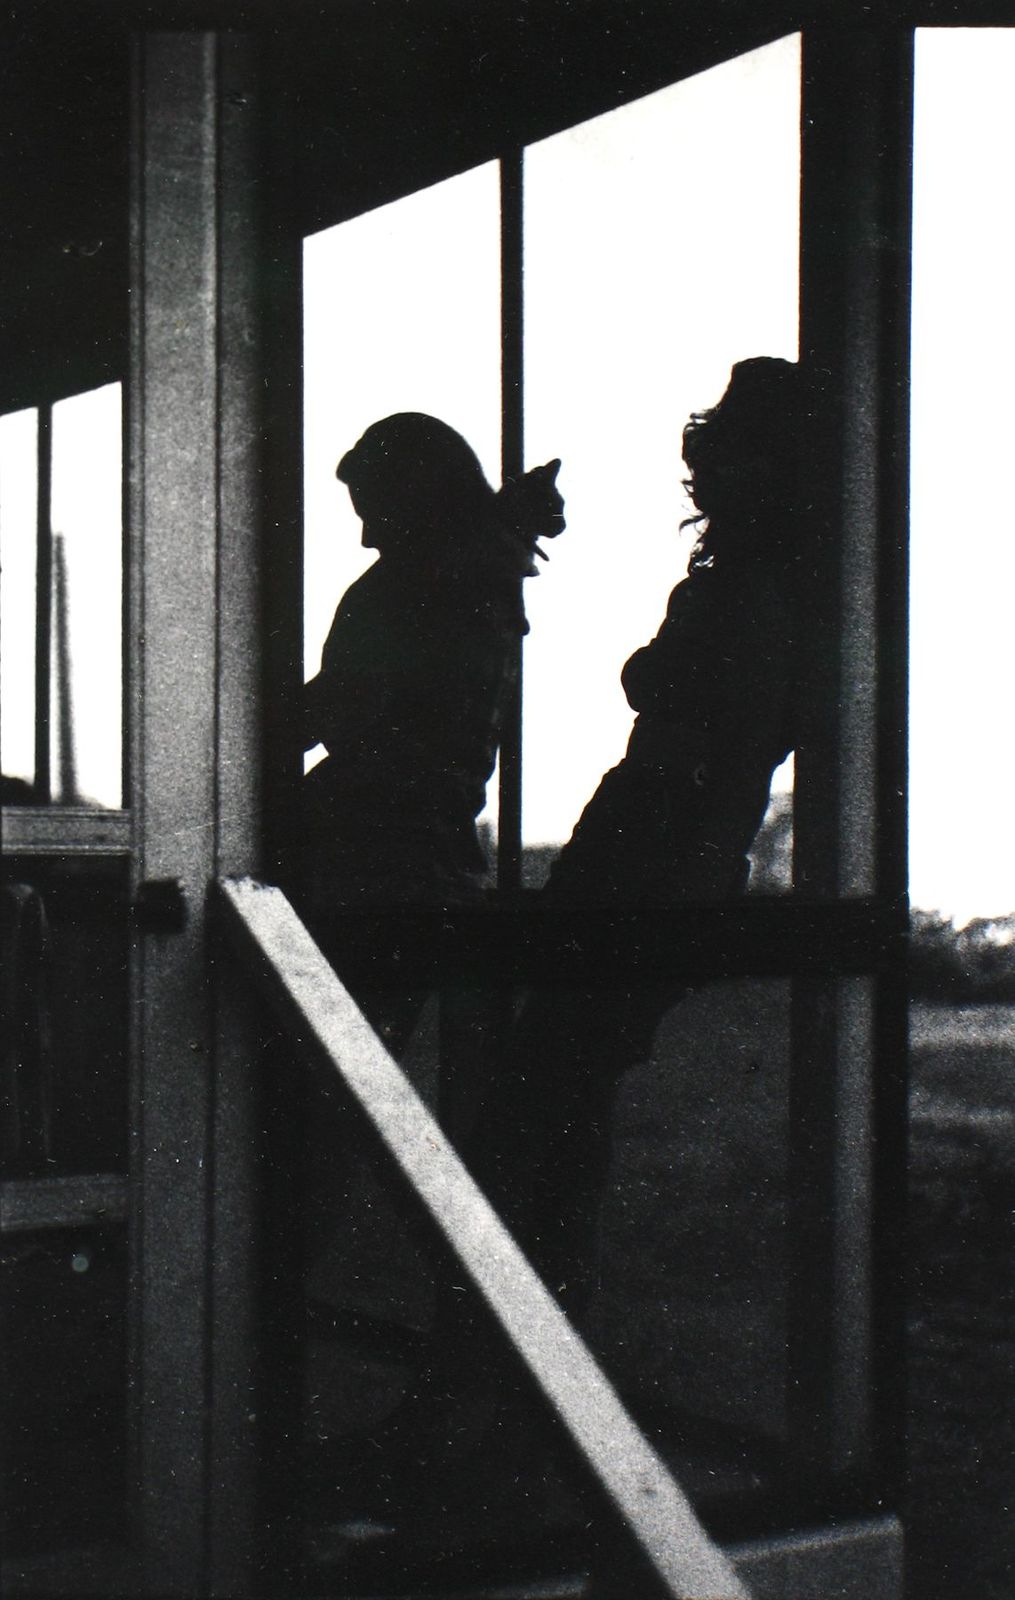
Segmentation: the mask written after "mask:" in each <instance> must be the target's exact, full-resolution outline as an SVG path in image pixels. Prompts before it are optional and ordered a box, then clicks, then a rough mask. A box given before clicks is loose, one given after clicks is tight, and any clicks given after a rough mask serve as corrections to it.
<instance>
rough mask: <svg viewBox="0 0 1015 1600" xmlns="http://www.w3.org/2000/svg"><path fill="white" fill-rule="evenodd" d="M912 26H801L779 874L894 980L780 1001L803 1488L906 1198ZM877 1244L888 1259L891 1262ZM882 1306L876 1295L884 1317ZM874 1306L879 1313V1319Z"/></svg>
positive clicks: (864, 1345) (841, 1468) (843, 1433)
mask: <svg viewBox="0 0 1015 1600" xmlns="http://www.w3.org/2000/svg"><path fill="white" fill-rule="evenodd" d="M912 42H913V41H912V31H911V30H905V29H901V28H895V29H891V28H886V29H883V28H878V27H876V26H872V27H869V28H863V27H859V28H841V29H820V28H819V29H814V30H810V29H808V30H805V33H804V52H803V108H802V185H803V193H802V227H801V359H802V362H803V364H804V368H805V372H806V376H807V379H808V382H809V384H810V390H811V399H812V415H811V423H810V428H809V434H808V444H809V449H808V451H807V465H806V471H807V481H806V484H805V489H804V492H805V498H806V502H807V504H808V505H809V506H810V507H812V509H813V530H814V546H813V565H814V582H813V591H812V593H811V595H810V596H809V600H810V603H809V605H808V607H807V616H808V634H807V637H806V638H805V639H804V640H803V641H802V652H803V657H802V661H801V670H800V674H799V677H800V682H801V684H802V685H804V686H806V689H805V699H804V704H803V705H802V707H801V720H802V731H801V738H800V743H799V747H798V750H797V758H796V759H797V787H796V797H795V798H796V805H795V831H796V839H795V860H794V876H795V881H796V885H797V888H798V890H799V891H800V892H802V893H803V894H806V895H808V896H817V897H819V898H821V899H829V900H838V899H842V898H854V897H872V898H877V899H879V900H881V901H882V902H883V903H885V904H887V905H888V906H889V907H891V908H892V909H893V910H894V912H895V914H896V923H897V932H898V936H899V937H898V965H897V969H896V970H895V971H894V972H892V973H889V974H887V975H883V976H881V977H879V978H875V977H874V976H873V966H874V960H873V952H872V975H871V976H869V977H857V978H850V979H842V980H839V981H827V982H826V981H820V982H814V981H807V982H804V981H798V982H797V983H796V985H795V994H794V1069H793V1088H792V1095H791V1117H792V1123H793V1192H794V1207H793V1237H794V1244H795V1252H796V1270H795V1283H794V1286H793V1299H792V1315H791V1331H790V1370H791V1394H790V1401H791V1413H792V1414H793V1416H794V1422H795V1429H794V1431H795V1436H796V1442H797V1446H798V1448H799V1450H800V1453H801V1455H802V1456H803V1458H804V1460H805V1461H806V1462H807V1464H808V1466H809V1467H810V1468H813V1469H814V1470H815V1472H816V1474H817V1479H818V1481H820V1479H821V1477H824V1476H827V1475H829V1474H843V1473H850V1474H855V1475H858V1476H859V1477H860V1478H868V1477H869V1474H870V1472H871V1470H872V1465H873V1463H874V1462H875V1459H876V1455H877V1452H878V1434H879V1433H881V1432H892V1433H894V1434H896V1435H898V1433H899V1432H900V1419H899V1417H898V1414H897V1408H895V1413H894V1414H893V1415H888V1414H886V1413H885V1411H884V1409H883V1399H884V1393H885V1392H886V1391H884V1390H882V1392H881V1394H880V1397H879V1392H878V1390H879V1383H880V1379H879V1376H878V1372H877V1369H876V1361H875V1351H876V1350H880V1351H888V1350H889V1348H890V1354H891V1362H892V1365H893V1367H894V1376H895V1379H896V1387H897V1388H901V1373H900V1371H899V1363H898V1355H899V1339H898V1337H897V1328H896V1332H893V1331H892V1330H893V1327H896V1325H897V1324H898V1323H899V1322H900V1319H901V1301H900V1297H899V1287H900V1286H899V1282H898V1275H897V1272H896V1270H895V1266H893V1259H896V1264H897V1243H896V1245H895V1246H892V1245H891V1244H890V1243H889V1244H887V1245H886V1240H890V1238H891V1236H893V1235H894V1236H895V1238H896V1240H897V1235H898V1222H899V1218H900V1214H901V1205H902V1196H903V1194H904V1187H905V1152H904V1112H905V1104H904V1097H905V1056H906V1033H905V1005H906V1000H905V973H904V966H903V953H904V937H905V926H906V915H907V913H906V895H905V890H906V812H905V806H906V800H905V768H906V739H905V715H906V632H905V615H906V586H905V574H906V556H905V552H906V546H907V523H906V515H907V479H908V392H909V390H908V384H909V349H908V343H909V255H910V190H911V181H912V179H911V172H912V157H911V150H912ZM893 1250H894V1252H895V1256H894V1257H893ZM886 1296H894V1299H893V1303H891V1304H890V1305H889V1306H888V1308H887V1317H885V1315H884V1314H883V1310H884V1306H885V1300H886ZM879 1303H880V1306H881V1308H882V1309H881V1310H879Z"/></svg>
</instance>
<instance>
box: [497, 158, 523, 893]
mask: <svg viewBox="0 0 1015 1600" xmlns="http://www.w3.org/2000/svg"><path fill="white" fill-rule="evenodd" d="M522 166H523V153H522V151H521V150H515V151H512V152H511V153H510V154H509V155H506V156H503V157H502V158H501V163H500V250H501V472H502V475H503V476H504V477H505V478H513V477H517V476H518V474H519V473H521V472H522V471H524V466H525V422H524V392H523V372H524V369H523V363H524V351H525V343H524V323H523V300H522V249H523V245H522ZM497 869H498V870H497V881H498V885H499V887H500V888H501V890H502V891H506V892H508V893H511V892H513V891H515V890H517V889H518V888H519V886H520V884H521V871H522V643H521V640H519V641H518V645H517V650H516V655H515V660H514V668H513V673H512V682H511V693H510V696H509V699H508V703H507V705H506V706H505V709H504V722H503V727H502V730H501V740H500V797H499V812H498V819H497Z"/></svg>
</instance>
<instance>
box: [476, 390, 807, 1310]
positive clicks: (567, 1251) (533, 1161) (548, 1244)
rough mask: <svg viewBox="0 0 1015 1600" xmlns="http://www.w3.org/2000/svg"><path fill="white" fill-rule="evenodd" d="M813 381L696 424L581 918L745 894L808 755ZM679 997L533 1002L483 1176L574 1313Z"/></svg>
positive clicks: (581, 871)
mask: <svg viewBox="0 0 1015 1600" xmlns="http://www.w3.org/2000/svg"><path fill="white" fill-rule="evenodd" d="M799 383H800V380H799V372H798V369H797V367H796V366H795V365H794V364H793V363H790V362H787V361H781V360H775V359H769V358H758V359H755V360H751V361H743V362H739V363H737V365H736V366H734V368H733V371H732V374H731V378H730V383H729V387H728V388H727V390H726V393H725V394H724V395H723V398H722V399H721V401H720V402H719V404H718V405H717V406H715V407H714V408H713V409H711V410H709V411H705V412H702V413H696V414H695V415H693V416H692V417H691V419H690V421H689V422H688V424H687V426H686V428H685V429H684V435H683V453H684V460H685V461H686V463H687V466H688V468H689V472H690V477H689V479H688V482H687V488H688V490H689V492H690V495H691V498H692V500H693V502H694V505H695V507H696V508H697V516H696V517H695V518H693V519H692V520H693V521H695V522H696V523H698V524H699V527H700V534H699V538H698V541H697V543H696V545H695V547H694V550H693V552H692V555H691V559H690V564H689V567H688V576H687V577H686V579H684V581H682V582H681V583H680V584H678V586H677V587H676V588H675V589H674V591H673V593H672V594H671V596H670V600H669V604H668V606H667V611H666V617H665V620H664V622H663V624H662V627H661V628H660V630H659V632H658V634H657V635H656V637H655V639H653V641H652V642H651V643H650V644H648V645H646V646H645V647H644V648H643V649H641V650H638V651H637V652H636V653H635V654H634V655H633V656H632V657H631V659H630V660H629V661H628V662H627V665H626V666H625V667H624V670H623V684H624V689H625V691H626V693H627V697H628V700H629V701H630V704H631V706H632V708H633V709H634V710H635V711H636V712H637V718H636V720H635V723H634V727H633V729H632V731H631V736H630V741H629V743H628V747H627V753H626V755H625V756H624V759H623V760H622V761H621V762H620V763H619V765H618V766H616V767H614V768H613V769H612V770H611V771H610V772H608V773H607V774H606V775H605V777H604V778H603V779H602V781H601V783H600V785H599V787H598V789H597V790H596V793H595V794H594V796H593V797H592V799H591V800H590V801H589V803H588V805H587V806H586V808H585V810H584V812H583V814H582V816H581V818H580V820H579V822H578V824H577V826H576V827H575V830H574V832H573V834H572V837H571V839H570V841H569V842H568V844H566V845H565V846H564V848H563V850H562V851H561V853H560V856H559V857H558V859H557V861H556V862H555V864H554V868H553V871H552V874H551V877H550V880H549V883H548V885H547V888H546V890H545V891H544V893H545V894H546V895H547V896H548V897H549V898H550V900H552V901H554V902H560V903H562V904H569V905H575V906H581V905H588V906H592V905H624V906H630V907H632V908H634V907H638V906H649V905H674V904H678V903H680V902H682V901H683V902H692V901H703V900H713V899H716V898H725V897H727V896H731V895H739V894H741V893H742V892H743V891H744V890H745V888H746V886H747V879H748V873H749V863H748V851H749V849H750V846H751V842H752V840H753V838H754V835H755V833H756V832H757V830H758V828H759V827H760V825H761V822H762V819H763V817H764V814H765V809H766V806H767V802H768V798H769V789H770V784H771V778H772V773H773V771H774V769H775V768H776V767H777V766H778V765H779V764H780V763H781V762H782V761H783V760H784V759H785V757H786V756H787V755H788V754H789V752H790V751H791V750H792V749H793V746H794V739H795V729H794V709H795V705H794V702H795V695H794V645H795V639H796V634H797V626H798V618H797V568H798V562H799V561H800V560H801V558H802V556H803V554H804V552H803V550H802V548H801V543H802V541H801V538H800V518H799V515H798V512H797V508H796V493H797V447H798V434H799V426H800V422H801V399H800V388H799ZM682 992H683V986H682V985H681V983H680V980H679V975H678V976H676V977H675V978H674V981H673V982H672V983H671V984H669V985H666V984H663V985H658V984H657V985H649V984H646V985H643V986H641V987H638V986H632V985H627V986H624V987H621V986H619V985H617V986H610V987H608V988H599V989H597V990H596V991H595V992H592V991H589V992H586V993H582V994H579V995H575V994H574V993H573V992H559V991H554V990H552V989H551V990H547V991H539V992H534V993H533V994H532V996H531V997H530V999H529V1000H528V1002H527V1004H526V1006H525V1007H524V1009H523V1012H522V1015H521V1017H520V1019H519V1021H518V1024H517V1026H516V1029H515V1032H514V1035H513V1037H512V1039H511V1040H510V1041H509V1044H508V1047H507V1050H506V1052H505V1059H504V1062H503V1065H502V1071H501V1075H500V1077H499V1078H498V1080H497V1082H496V1083H495V1084H494V1085H493V1087H492V1090H491V1092H490V1094H489V1095H488V1097H487V1099H486V1103H485V1107H484V1111H483V1113H482V1116H481V1119H480V1126H479V1129H478V1131H477V1135H476V1137H475V1140H474V1144H473V1150H472V1159H471V1161H470V1165H472V1167H473V1170H474V1172H475V1174H476V1176H477V1178H478V1180H479V1182H480V1184H481V1186H483V1187H484V1188H485V1189H486V1191H487V1193H488V1194H489V1196H490V1198H491V1200H492V1201H493V1203H494V1205H495V1206H496V1207H497V1209H498V1210H500V1211H501V1213H502V1215H503V1216H504V1218H505V1220H506V1221H507V1223H508V1225H509V1226H510V1227H511V1228H512V1229H513V1231H515V1232H516V1234H517V1235H518V1237H519V1240H520V1242H521V1243H522V1245H523V1247H525V1248H527V1249H528V1250H529V1251H530V1252H531V1254H532V1257H533V1260H534V1263H535V1264H536V1266H537V1267H538V1268H539V1269H540V1270H541V1271H542V1272H543V1274H544V1276H545V1277H546V1279H547V1282H548V1284H549V1285H550V1287H551V1288H554V1289H557V1290H561V1286H562V1285H565V1286H566V1287H565V1288H564V1289H563V1290H561V1294H562V1299H563V1300H564V1303H565V1304H566V1305H567V1306H568V1307H569V1308H570V1309H571V1310H573V1311H578V1310H580V1309H581V1307H582V1305H583V1304H584V1301H585V1298H586V1296H587V1294H588V1292H589V1288H590V1281H589V1280H590V1276H591V1274H592V1273H593V1270H594V1259H595V1236H596V1228H597V1222H598V1209H599V1201H600V1197H601V1193H602V1189H603V1186H604V1183H605V1179H606V1174H607V1168H608V1163H609V1156H610V1128H611V1122H612V1115H613V1105H614V1100H615V1091H616V1085H617V1081H618V1079H619V1078H620V1077H621V1075H622V1074H623V1073H624V1072H625V1071H626V1070H627V1069H628V1068H629V1067H631V1066H633V1065H634V1064H635V1063H636V1062H638V1061H641V1060H644V1059H646V1058H647V1057H648V1054H649V1052H650V1050H651V1045H652V1039H653V1035H654V1032H655V1029H656V1027H657V1025H658V1023H659V1022H660V1020H661V1018H662V1016H663V1014H664V1013H665V1012H666V1011H667V1010H668V1009H669V1008H670V1006H671V1005H672V1004H673V1003H674V1002H675V1001H676V1000H677V999H679V997H680V994H681V993H682Z"/></svg>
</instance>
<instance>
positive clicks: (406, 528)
mask: <svg viewBox="0 0 1015 1600" xmlns="http://www.w3.org/2000/svg"><path fill="white" fill-rule="evenodd" d="M559 466H560V463H559V461H551V462H548V463H547V464H546V465H545V466H541V467H536V468H534V469H533V470H532V471H530V472H527V473H525V474H524V475H522V476H521V477H519V478H516V479H509V480H508V481H507V482H506V483H505V484H504V486H503V487H502V488H501V489H500V490H498V491H495V490H494V489H493V488H492V487H491V485H490V484H489V483H488V482H487V479H486V477H485V475H484V473H483V469H482V467H481V465H480V463H479V460H478V458H477V456H476V454H475V452H474V451H473V450H472V448H471V447H470V446H469V445H468V444H467V443H466V441H465V439H463V438H462V436H461V434H459V433H457V432H456V431H455V430H454V429H453V428H451V427H449V426H448V424H447V423H445V422H442V421H440V420H439V419H438V418H436V417H431V416H428V415H426V414H424V413H421V412H401V413H398V414H396V415H394V416H390V417H386V418H384V419H383V420H382V421H379V422H375V423H374V424H373V425H372V426H371V427H369V428H368V429H367V430H366V432H365V433H364V434H363V436H362V438H361V439H360V440H359V441H358V443H356V444H355V445H354V446H353V447H352V449H350V450H349V451H347V452H346V454H345V455H343V457H342V459H341V461H340V462H339V465H338V469H337V476H338V478H339V479H340V481H341V482H343V483H344V484H346V486H347V487H348V490H349V494H350V497H351V499H352V503H353V506H354V507H355V509H356V511H357V513H358V514H359V516H360V518H361V519H362V523H363V535H362V538H363V543H364V545H365V546H367V547H368V548H374V549H376V550H377V552H378V559H377V561H376V562H375V563H374V565H373V566H372V567H370V568H369V569H368V570H367V572H366V573H365V574H364V575H363V576H362V577H361V578H359V579H358V580H357V581H356V582H355V583H353V584H352V585H351V587H350V588H349V589H348V590H347V591H346V593H345V594H344V595H343V596H342V599H341V601H340V602H339V605H338V609H337V610H336V612H335V617H334V621H333V623H332V626H331V630H330V632H329V634H328V638H327V641H326V643H325V646H324V651H323V655H322V660H321V670H320V672H319V673H318V675H317V676H316V677H315V678H313V679H312V680H311V682H310V683H308V684H307V685H306V688H305V691H304V708H303V719H304V720H303V729H302V734H303V743H304V747H305V748H310V747H311V746H313V745H315V744H317V743H322V744H323V745H324V746H325V747H326V749H327V752H328V754H327V756H326V757H325V758H324V759H323V760H322V761H321V762H320V763H319V764H318V765H317V766H316V767H314V768H313V769H312V770H311V771H310V772H309V773H308V775H307V776H306V777H305V778H304V780H303V785H302V795H301V800H300V807H299V811H300V815H299V825H298V829H297V844H296V869H297V870H296V881H297V896H298V899H299V902H300V904H301V907H302V908H303V909H304V910H305V912H306V913H307V914H308V915H309V916H310V918H311V920H313V919H314V918H315V917H318V916H320V915H321V914H325V915H327V914H328V913H330V912H334V911H339V910H343V909H349V908H356V907H359V908H371V909H388V908H397V907H405V906H415V907H427V908H431V909H439V908H443V907H447V906H454V905H467V904H470V903H474V902H476V901H477V900H480V899H481V898H482V897H483V894H484V892H485V889H486V887H487V862H486V859H485V857H484V854H483V850H482V848H481V844H480V839H479V836H478V831H477V820H476V819H477V817H478V816H479V813H480V812H481V811H482V809H483V805H484V803H485V797H486V785H487V782H488V780H489V777H490V774H491V773H492V771H493V767H494V762H495V759H496V754H497V747H498V742H499V738H500V728H501V720H502V716H503V710H504V705H505V701H506V696H507V693H508V690H509V687H510V682H511V677H512V673H513V671H514V662H515V652H516V642H517V640H518V639H519V638H520V637H521V636H522V635H523V634H524V633H525V632H526V631H527V627H528V624H527V622H526V619H525V610H524V605H523V600H522V580H523V579H525V578H526V577H530V576H532V575H533V574H534V573H535V572H536V570H537V568H536V562H535V559H534V558H535V556H536V555H537V554H542V552H541V551H540V550H539V548H538V544H537V541H538V540H539V539H541V538H554V537H556V535H557V534H559V533H560V532H561V530H562V529H563V527H564V525H565V524H564V514H563V512H564V502H563V500H562V498H561V495H560V493H559V491H558V489H557V487H556V476H557V471H558V468H559ZM375 955H376V965H377V977H378V981H379V983H380V984H381V986H382V987H383V985H384V982H385V975H384V972H383V968H384V963H385V953H384V952H383V951H381V950H378V951H376V952H375ZM389 976H390V975H389ZM396 988H397V982H396ZM357 999H359V1000H360V1002H361V1004H363V1005H364V1007H365V1009H366V1010H367V1014H368V1016H370V1020H371V1021H373V1022H374V1023H375V1025H378V1026H379V1031H381V1032H382V1034H383V1035H384V1037H385V1038H386V1042H387V1043H388V1045H389V1047H390V1048H392V1049H394V1050H396V1053H397V1050H398V1048H400V1046H401V1044H402V1043H404V1039H405V1035H406V1030H407V1028H408V1027H409V1025H410V1023H411V1020H412V1018H413V1017H414V1016H415V1014H416V1012H418V1009H419V1003H420V1001H419V997H413V998H412V999H410V1000H407V1001H406V1004H405V1005H404V1006H402V1007H401V1008H399V1006H398V1005H397V1004H395V1005H394V1010H393V1011H392V1009H391V1007H381V1009H380V1010H377V1008H373V1014H372V1008H371V1005H370V1003H369V1002H370V995H369V994H367V995H361V994H357ZM399 1011H400V1014H397V1015H396V1014H395V1013H399Z"/></svg>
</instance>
